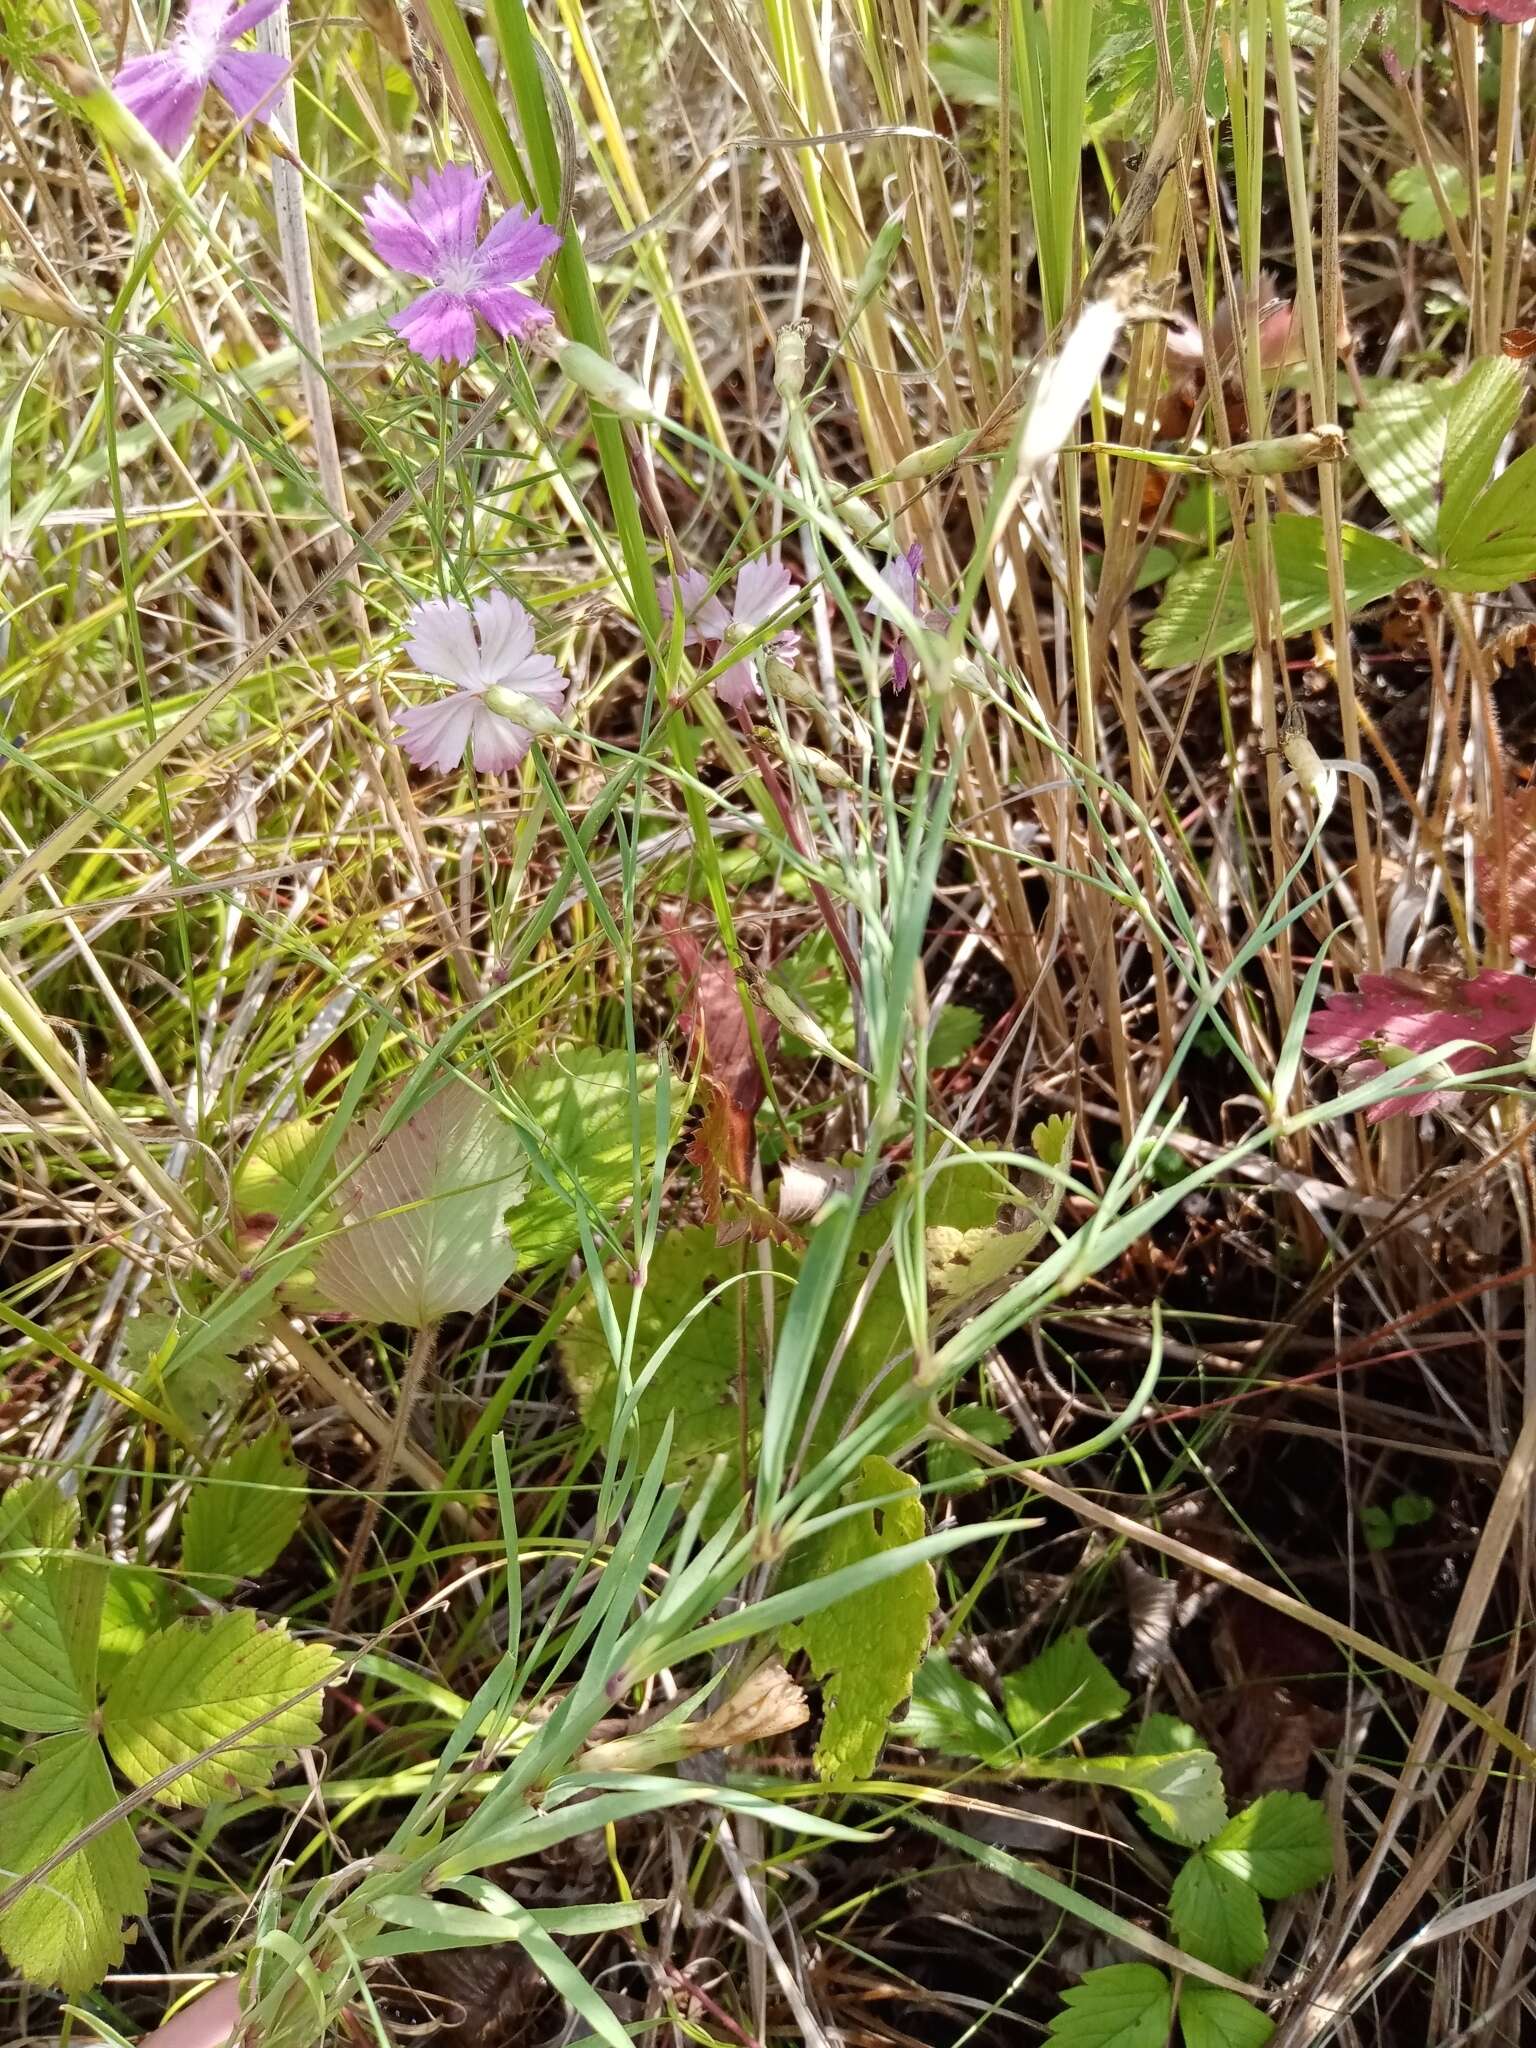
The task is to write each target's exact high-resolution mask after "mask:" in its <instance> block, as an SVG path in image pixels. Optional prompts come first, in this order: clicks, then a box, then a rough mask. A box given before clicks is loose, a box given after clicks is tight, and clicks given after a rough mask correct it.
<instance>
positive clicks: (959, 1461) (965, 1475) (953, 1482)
mask: <svg viewBox="0 0 1536 2048" xmlns="http://www.w3.org/2000/svg"><path fill="white" fill-rule="evenodd" d="M949 1421H950V1423H951V1425H952V1426H953V1427H954V1428H955V1429H963V1430H964V1431H965V1433H966V1435H967V1436H971V1437H974V1438H975V1439H976V1441H977V1442H978V1443H982V1444H986V1445H988V1446H989V1447H990V1448H992V1449H994V1450H995V1449H996V1448H997V1446H998V1445H999V1444H1002V1443H1006V1442H1007V1440H1008V1438H1009V1437H1010V1436H1011V1435H1012V1434H1013V1424H1012V1423H1011V1422H1010V1421H1009V1420H1008V1418H1007V1416H1006V1415H999V1414H998V1412H997V1410H996V1409H995V1408H983V1407H982V1405H981V1403H980V1402H979V1401H968V1402H965V1403H963V1404H962V1405H961V1406H960V1407H958V1408H954V1409H951V1411H950V1414H949ZM927 1467H928V1483H929V1485H930V1486H938V1487H942V1488H943V1490H944V1491H945V1492H946V1493H960V1492H965V1491H968V1490H969V1489H970V1488H971V1487H972V1486H975V1485H978V1484H979V1483H980V1482H981V1480H982V1479H983V1478H984V1477H985V1476H986V1468H985V1466H983V1465H981V1464H979V1463H978V1462H977V1460H976V1459H975V1458H973V1457H972V1456H971V1454H970V1452H969V1451H968V1450H966V1448H965V1446H964V1445H963V1444H957V1443H951V1442H950V1441H949V1439H948V1438H947V1437H940V1438H939V1439H937V1440H936V1441H935V1442H933V1443H931V1444H930V1445H929V1446H928V1457H927Z"/></svg>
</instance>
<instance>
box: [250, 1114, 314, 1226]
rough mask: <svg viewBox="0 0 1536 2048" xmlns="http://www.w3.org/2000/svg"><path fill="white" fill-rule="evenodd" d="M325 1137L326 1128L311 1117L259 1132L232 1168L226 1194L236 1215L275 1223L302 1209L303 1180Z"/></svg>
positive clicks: (297, 1118) (297, 1119) (299, 1118)
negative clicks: (266, 1218) (274, 1218)
mask: <svg viewBox="0 0 1536 2048" xmlns="http://www.w3.org/2000/svg"><path fill="white" fill-rule="evenodd" d="M325 1138H326V1126H325V1125H324V1124H323V1123H320V1122H317V1121H316V1120H315V1119H314V1118H313V1117H296V1118H295V1119H294V1120H293V1122H292V1123H286V1124H278V1125H277V1126H276V1128H275V1129H273V1130H270V1131H263V1133H262V1134H261V1136H260V1137H259V1138H258V1139H257V1140H256V1142H255V1144H254V1145H252V1147H251V1149H250V1150H249V1152H247V1153H246V1155H245V1157H244V1158H243V1159H242V1160H241V1162H240V1164H239V1165H238V1166H237V1167H236V1168H235V1173H234V1179H233V1182H232V1184H231V1189H230V1192H231V1194H232V1195H233V1197H234V1203H235V1208H236V1209H237V1210H238V1211H239V1213H240V1214H241V1215H242V1216H276V1217H277V1218H279V1220H282V1219H284V1218H287V1217H289V1216H291V1215H293V1214H294V1213H295V1212H296V1211H297V1210H298V1209H299V1208H300V1207H301V1206H302V1200H301V1198H302V1195H303V1189H304V1183H305V1180H306V1178H307V1176H308V1174H309V1170H310V1166H311V1165H312V1163H313V1162H314V1161H315V1159H316V1158H317V1157H318V1156H319V1152H320V1148H321V1146H322V1145H323V1144H324V1143H325ZM316 1192H318V1190H316Z"/></svg>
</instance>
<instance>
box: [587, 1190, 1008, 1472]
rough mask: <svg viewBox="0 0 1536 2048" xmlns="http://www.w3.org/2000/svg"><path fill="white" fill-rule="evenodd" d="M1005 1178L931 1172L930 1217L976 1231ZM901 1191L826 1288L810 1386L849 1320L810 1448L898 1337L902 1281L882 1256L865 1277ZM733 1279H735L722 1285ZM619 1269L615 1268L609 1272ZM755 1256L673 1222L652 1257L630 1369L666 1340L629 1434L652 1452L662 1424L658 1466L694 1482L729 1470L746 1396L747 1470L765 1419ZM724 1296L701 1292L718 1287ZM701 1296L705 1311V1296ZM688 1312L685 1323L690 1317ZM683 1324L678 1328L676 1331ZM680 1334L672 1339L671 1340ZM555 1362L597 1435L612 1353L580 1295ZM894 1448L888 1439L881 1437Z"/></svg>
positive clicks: (603, 1431)
mask: <svg viewBox="0 0 1536 2048" xmlns="http://www.w3.org/2000/svg"><path fill="white" fill-rule="evenodd" d="M1001 1192H1002V1191H1001V1184H1000V1183H999V1182H998V1181H997V1179H996V1177H995V1176H993V1175H992V1174H991V1173H990V1172H989V1171H987V1170H985V1169H982V1168H979V1167H978V1168H964V1167H962V1168H960V1169H957V1170H955V1171H953V1172H945V1173H941V1174H939V1175H938V1176H937V1177H936V1178H935V1180H934V1181H933V1183H932V1184H931V1186H930V1187H929V1189H928V1194H927V1203H926V1210H925V1215H926V1220H927V1222H928V1224H929V1225H930V1226H931V1227H937V1228H954V1229H962V1230H963V1229H977V1228H981V1227H983V1226H986V1225H989V1224H991V1223H993V1222H994V1221H995V1219H996V1216H997V1211H998V1207H999V1203H1000V1198H1001ZM900 1199H901V1197H900V1196H899V1195H897V1196H892V1197H890V1198H889V1199H888V1200H886V1201H884V1202H879V1203H877V1204H876V1205H875V1206H874V1207H873V1208H872V1209H870V1210H869V1212H868V1213H867V1214H866V1215H864V1216H861V1217H860V1218H859V1219H858V1222H857V1223H856V1224H855V1225H854V1231H853V1238H852V1241H851V1243H850V1246H849V1252H848V1258H847V1261H846V1263H845V1265H844V1268H843V1273H842V1276H841V1278H840V1279H839V1281H838V1283H837V1286H836V1288H835V1290H834V1292H833V1297H832V1303H831V1308H830V1311H829V1314H828V1316H827V1320H826V1324H825V1327H824V1330H823V1334H822V1337H821V1340H820V1342H819V1344H818V1346H817V1355H816V1359H815V1362H814V1363H813V1365H812V1368H811V1371H810V1374H809V1378H808V1384H809V1385H811V1386H813V1387H814V1386H819V1385H820V1381H821V1376H822V1371H823V1367H824V1366H825V1365H826V1364H827V1363H828V1362H830V1359H831V1353H832V1347H833V1345H834V1343H835V1342H836V1341H837V1340H838V1338H839V1336H840V1333H841V1331H842V1329H843V1327H844V1325H845V1323H848V1322H849V1321H850V1319H852V1323H853V1328H852V1334H851V1336H850V1338H849V1341H848V1343H847V1345H846V1347H845V1349H844V1351H843V1356H842V1361H841V1364H840V1365H839V1367H838V1370H837V1373H836V1375H835V1377H834V1380H833V1383H832V1388H831V1392H830V1394H829V1397H828V1399H827V1401H826V1403H825V1405H824V1406H823V1409H822V1412H821V1416H820V1419H819V1420H818V1422H817V1425H816V1428H815V1431H814V1432H813V1435H812V1442H811V1455H812V1456H813V1457H816V1456H819V1455H821V1454H823V1453H824V1452H825V1451H826V1450H827V1449H828V1448H829V1447H830V1446H831V1445H832V1444H833V1443H835V1442H836V1440H837V1438H838V1436H839V1434H840V1432H841V1431H842V1428H843V1425H844V1423H845V1421H846V1418H847V1416H848V1414H849V1413H850V1411H851V1409H852V1408H853V1406H854V1404H855V1402H856V1401H857V1400H858V1399H859V1397H860V1396H861V1395H862V1394H863V1393H864V1392H865V1390H866V1388H868V1387H869V1386H870V1385H872V1384H873V1383H874V1382H875V1381H876V1380H877V1379H881V1378H882V1377H883V1376H884V1375H885V1374H886V1373H887V1372H888V1369H889V1368H890V1366H891V1365H892V1363H893V1361H894V1360H895V1359H896V1358H897V1356H898V1354H899V1353H900V1352H901V1351H902V1350H903V1349H904V1347H905V1346H906V1344H907V1341H908V1340H907V1323H906V1312H905V1309H904V1307H903V1304H902V1297H901V1288H900V1283H899V1280H898V1277H897V1274H896V1271H895V1269H894V1266H893V1264H892V1262H891V1261H889V1260H887V1262H886V1264H885V1266H884V1268H883V1270H882V1271H881V1273H880V1275H879V1277H878V1278H877V1279H876V1281H875V1283H874V1285H873V1287H869V1288H868V1292H867V1293H865V1292H864V1290H865V1289H866V1287H867V1285H868V1280H869V1269H870V1267H871V1265H872V1264H873V1262H874V1260H875V1258H876V1257H877V1256H878V1253H879V1251H880V1249H881V1248H882V1247H883V1246H884V1244H885V1242H886V1240H887V1239H888V1238H889V1236H890V1233H891V1228H892V1222H893V1217H894V1207H893V1205H894V1203H895V1202H897V1201H899V1200H900ZM772 1270H773V1274H774V1276H775V1285H776V1289H777V1291H778V1303H779V1312H780V1313H781V1314H782V1312H783V1306H784V1304H785V1302H787V1300H788V1299H789V1295H790V1291H791V1290H792V1289H793V1287H794V1285H795V1283H796V1281H797V1280H798V1278H799V1275H800V1270H801V1259H800V1257H799V1256H797V1255H796V1254H795V1253H794V1252H793V1251H790V1250H788V1249H787V1248H785V1247H783V1246H776V1247H775V1248H774V1251H773V1256H772ZM733 1276H738V1277H736V1279H735V1284H734V1285H732V1284H729V1283H731V1282H732V1280H733ZM615 1277H616V1278H617V1275H616V1276H615ZM761 1285H762V1281H761V1275H760V1272H759V1269H758V1266H757V1263H756V1260H755V1258H750V1257H749V1256H748V1255H747V1254H745V1253H744V1252H743V1250H742V1249H741V1248H740V1247H739V1246H735V1247H732V1246H725V1247H723V1246H721V1245H720V1244H719V1243H718V1242H717V1241H716V1237H715V1233H714V1231H713V1230H711V1229H708V1228H696V1229H691V1230H674V1231H672V1232H671V1233H669V1234H668V1235H667V1236H665V1237H663V1238H662V1239H661V1241H660V1242H659V1244H658V1245H657V1247H656V1250H655V1252H654V1254H653V1255H652V1258H651V1262H650V1268H649V1271H648V1273H647V1276H646V1287H645V1294H644V1297H643V1299H642V1300H641V1303H640V1307H639V1312H638V1317H637V1331H636V1341H635V1373H636V1376H637V1377H638V1375H639V1374H640V1373H641V1372H642V1371H643V1370H644V1369H645V1368H646V1366H648V1365H649V1363H650V1362H651V1360H652V1358H653V1356H654V1355H655V1354H656V1353H657V1352H659V1351H661V1350H662V1348H663V1347H664V1346H665V1347H667V1349H666V1353H665V1356H664V1358H663V1360H662V1363H661V1365H660V1367H659V1369H658V1370H657V1371H656V1373H655V1375H654V1377H653V1378H652V1379H651V1380H650V1382H649V1383H648V1385H647V1387H646V1390H645V1393H644V1394H643V1396H642V1398H641V1401H640V1404H639V1408H638V1411H637V1415H636V1422H635V1434H634V1439H633V1441H634V1443H635V1446H636V1450H637V1452H638V1454H639V1455H640V1456H641V1457H642V1458H643V1459H645V1460H647V1461H648V1460H649V1459H650V1458H651V1457H652V1456H653V1455H654V1454H655V1451H656V1449H657V1447H658V1446H659V1445H660V1443H661V1440H662V1436H663V1433H666V1434H667V1439H668V1457H667V1476H668V1478H669V1479H674V1480H679V1481H682V1482H683V1483H684V1484H685V1485H688V1486H690V1487H692V1486H696V1485H697V1484H698V1482H699V1481H700V1480H701V1479H702V1478H703V1476H704V1475H705V1473H707V1472H708V1471H709V1469H710V1467H711V1466H712V1465H713V1463H714V1460H715V1459H716V1458H717V1457H723V1458H725V1459H726V1460H727V1461H728V1469H731V1470H735V1469H736V1468H737V1467H738V1466H739V1465H740V1462H741V1457H742V1418H741V1404H742V1401H743V1399H744V1400H745V1403H746V1444H745V1450H746V1458H747V1472H746V1473H745V1474H743V1475H742V1476H743V1479H744V1480H747V1479H749V1478H750V1473H751V1470H752V1468H753V1466H754V1464H755V1460H756V1456H757V1448H758V1444H759V1442H760V1440H761V1429H762V1412H763V1410H762V1400H763V1348H764V1334H763V1320H762V1317H763V1310H762V1297H761ZM721 1286H723V1287H724V1292H723V1293H721V1294H720V1295H719V1297H718V1298H717V1299H715V1300H710V1299H709V1297H710V1295H711V1294H712V1293H713V1291H714V1290H715V1289H716V1288H719V1287H721ZM701 1303H704V1304H705V1305H704V1306H703V1307H702V1308H700V1304H701ZM690 1315H691V1316H692V1320H691V1321H690V1320H689V1317H690ZM685 1325H686V1327H685ZM674 1335H676V1338H677V1341H676V1342H675V1343H673V1342H672V1341H671V1340H672V1339H673V1337H674ZM559 1357H560V1365H561V1368H562V1370H563V1371H564V1373H565V1375H566V1378H567V1380H568V1381H569V1382H570V1386H571V1390H572V1392H573V1393H574V1394H575V1396H576V1399H577V1402H578V1404H579V1405H580V1408H581V1413H582V1419H583V1421H584V1422H585V1423H586V1424H587V1426H588V1428H589V1429H591V1430H593V1431H595V1432H596V1433H597V1434H598V1435H599V1436H603V1437H606V1435H607V1432H608V1430H609V1428H610V1426H611V1422H612V1415H613V1400H614V1374H613V1362H612V1358H611V1357H610V1354H609V1350H608V1345H607V1341H606V1339H605V1338H604V1336H603V1332H602V1326H601V1323H600V1322H599V1320H598V1317H597V1313H596V1310H595V1309H594V1308H593V1307H592V1306H591V1305H590V1304H588V1305H587V1306H586V1307H584V1308H583V1309H582V1310H580V1311H579V1312H578V1314H577V1315H575V1316H574V1317H573V1318H572V1319H571V1321H570V1323H569V1324H568V1325H567V1326H566V1329H565V1331H564V1333H563V1334H562V1337H561V1341H560V1350H559ZM887 1448H889V1447H887Z"/></svg>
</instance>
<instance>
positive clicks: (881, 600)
mask: <svg viewBox="0 0 1536 2048" xmlns="http://www.w3.org/2000/svg"><path fill="white" fill-rule="evenodd" d="M922 566H923V544H922V542H921V541H914V542H913V543H912V545H911V547H909V548H908V549H907V551H906V553H905V554H904V555H892V557H891V559H890V560H889V561H888V562H887V563H886V565H885V567H884V569H883V570H882V571H881V575H882V577H883V578H884V580H885V582H886V583H887V584H888V585H889V586H890V590H891V595H892V596H893V597H894V598H896V599H897V600H898V601H899V602H900V603H902V604H903V605H905V606H906V608H907V610H908V611H909V612H913V613H915V612H916V611H917V578H918V574H919V572H920V571H921V569H922ZM864 615H865V617H866V618H871V619H888V618H890V617H891V615H892V614H891V607H890V604H889V603H888V602H887V600H886V598H885V597H884V595H883V594H881V593H880V592H876V594H875V595H874V596H873V597H872V598H871V599H870V600H869V603H868V604H867V605H865V607H864Z"/></svg>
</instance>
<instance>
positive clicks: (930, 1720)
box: [901, 1650, 1014, 1770]
mask: <svg viewBox="0 0 1536 2048" xmlns="http://www.w3.org/2000/svg"><path fill="white" fill-rule="evenodd" d="M901 1732H902V1734H903V1735H905V1736H906V1738H907V1740H908V1741H909V1742H915V1743H916V1744H917V1746H918V1748H919V1749H932V1750H936V1751H937V1752H938V1753H939V1754H940V1755H941V1756H963V1757H970V1758H973V1759H974V1760H975V1761H976V1762H977V1763H980V1764H985V1765H987V1767H988V1768H989V1769H991V1770H998V1769H1002V1768H1004V1767H1006V1766H1007V1765H1008V1764H1010V1763H1011V1762H1012V1761H1013V1757H1014V1745H1013V1737H1012V1735H1011V1734H1010V1733H1009V1731H1008V1724H1007V1722H1006V1721H1005V1720H1004V1719H1003V1717H1002V1715H1001V1714H1000V1713H999V1712H998V1711H997V1709H996V1707H994V1706H993V1704H992V1702H991V1701H990V1700H989V1699H988V1698H987V1696H986V1694H985V1693H984V1692H983V1691H982V1689H981V1687H980V1686H979V1685H977V1684H975V1683H974V1681H973V1680H971V1679H969V1678H963V1677H962V1676H961V1675H960V1673H959V1672H958V1671H957V1670H956V1669H955V1667H954V1665H953V1664H951V1663H950V1661H949V1659H948V1658H947V1657H946V1656H945V1654H944V1652H943V1651H942V1650H933V1651H930V1652H929V1654H928V1655H927V1656H926V1657H925V1658H924V1659H923V1662H922V1665H921V1667H920V1669H919V1670H918V1673H917V1676H916V1678H914V1679H913V1681H912V1704H911V1705H910V1706H909V1707H908V1709H907V1718H906V1720H905V1721H904V1722H903V1723H902V1727H901Z"/></svg>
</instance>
